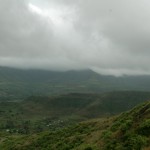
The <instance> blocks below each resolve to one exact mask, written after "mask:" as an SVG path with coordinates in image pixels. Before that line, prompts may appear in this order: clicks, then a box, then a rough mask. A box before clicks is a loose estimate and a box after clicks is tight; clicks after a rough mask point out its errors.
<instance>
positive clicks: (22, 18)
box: [0, 0, 150, 76]
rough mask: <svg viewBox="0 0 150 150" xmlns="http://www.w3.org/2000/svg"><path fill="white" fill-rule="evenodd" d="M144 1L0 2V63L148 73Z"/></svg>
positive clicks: (149, 23) (149, 5)
mask: <svg viewBox="0 0 150 150" xmlns="http://www.w3.org/2000/svg"><path fill="white" fill-rule="evenodd" d="M149 8H150V2H149V1H147V0H142V1H141V0H139V1H137V0H126V1H125V0H114V1H110V0H94V1H92V0H77V1H73V0H45V1H44V2H43V1H42V0H22V1H18V0H13V1H12V0H5V1H3V0H0V65H1V66H10V67H19V68H38V69H49V70H70V69H71V70H72V69H93V70H94V71H96V72H98V73H101V74H112V75H117V76H118V75H122V74H130V75H141V74H150V67H149V63H150V59H149V56H150V44H149V39H150V30H149V26H150V19H149V16H150V10H149Z"/></svg>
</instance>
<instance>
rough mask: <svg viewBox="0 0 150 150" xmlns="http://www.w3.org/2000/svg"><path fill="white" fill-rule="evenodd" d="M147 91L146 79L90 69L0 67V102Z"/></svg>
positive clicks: (147, 80) (149, 85) (147, 82)
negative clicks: (45, 96) (60, 95)
mask: <svg viewBox="0 0 150 150" xmlns="http://www.w3.org/2000/svg"><path fill="white" fill-rule="evenodd" d="M125 90H135V91H137V90H139V91H149V90H150V76H121V77H114V76H104V75H100V74H97V73H95V72H93V71H91V70H82V71H66V72H59V71H45V70H21V69H13V68H7V67H0V100H1V101H2V100H22V99H24V98H26V97H28V96H32V95H56V94H65V93H101V92H107V91H125Z"/></svg>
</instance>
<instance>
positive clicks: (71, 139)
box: [0, 101, 150, 150]
mask: <svg viewBox="0 0 150 150" xmlns="http://www.w3.org/2000/svg"><path fill="white" fill-rule="evenodd" d="M0 149H3V150H35V149H36V150H142V149H143V150H149V149H150V101H149V102H145V103H143V104H141V105H139V106H137V107H135V108H134V109H132V110H131V111H128V112H125V113H123V114H121V115H119V116H117V117H113V118H109V119H104V120H102V119H95V120H91V121H87V122H83V123H80V124H78V125H74V126H71V127H68V128H65V129H61V130H57V131H54V132H43V133H39V134H34V135H28V136H17V135H15V136H8V137H5V138H3V139H1V143H0Z"/></svg>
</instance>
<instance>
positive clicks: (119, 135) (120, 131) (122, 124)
mask: <svg viewBox="0 0 150 150" xmlns="http://www.w3.org/2000/svg"><path fill="white" fill-rule="evenodd" d="M149 109H150V102H147V103H144V104H142V105H139V106H138V107H135V108H134V109H132V110H131V111H130V112H127V113H123V114H122V115H120V116H119V117H118V118H117V119H115V121H114V123H113V124H112V126H111V127H110V128H109V129H108V130H107V131H105V132H103V136H102V138H103V139H104V141H105V150H110V149H111V150H117V149H118V150H119V149H121V150H141V149H142V148H143V147H145V146H148V145H149V140H150V139H149V138H148V137H150V119H149V116H150V111H149Z"/></svg>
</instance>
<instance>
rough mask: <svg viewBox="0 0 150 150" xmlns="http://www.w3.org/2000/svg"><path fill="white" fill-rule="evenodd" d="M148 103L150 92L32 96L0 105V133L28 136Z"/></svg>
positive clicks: (114, 113) (107, 115)
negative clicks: (7, 132)
mask: <svg viewBox="0 0 150 150" xmlns="http://www.w3.org/2000/svg"><path fill="white" fill-rule="evenodd" d="M148 99H150V92H132V91H130V92H127V91H126V92H108V93H101V94H81V93H80V94H79V93H74V94H66V95H60V96H51V97H46V96H32V97H29V98H28V99H26V100H24V101H20V102H14V101H13V102H1V103H0V131H4V132H6V130H7V131H9V132H11V133H20V134H29V133H36V132H41V131H43V130H50V129H52V130H53V129H55V128H60V127H61V128H62V127H64V126H68V125H70V124H74V123H77V122H80V121H85V120H88V119H91V118H98V117H101V118H103V117H109V116H112V115H116V114H119V113H121V112H123V111H127V110H129V109H131V108H133V107H134V106H135V105H137V104H139V103H142V102H145V101H146V100H148Z"/></svg>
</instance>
